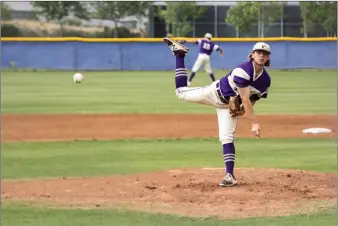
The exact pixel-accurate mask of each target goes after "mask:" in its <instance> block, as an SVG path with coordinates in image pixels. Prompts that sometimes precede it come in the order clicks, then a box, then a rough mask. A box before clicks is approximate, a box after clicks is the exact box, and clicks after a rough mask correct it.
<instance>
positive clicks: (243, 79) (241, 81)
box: [232, 68, 251, 88]
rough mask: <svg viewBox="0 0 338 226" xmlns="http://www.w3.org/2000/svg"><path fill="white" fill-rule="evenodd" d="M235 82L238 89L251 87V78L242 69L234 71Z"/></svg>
mask: <svg viewBox="0 0 338 226" xmlns="http://www.w3.org/2000/svg"><path fill="white" fill-rule="evenodd" d="M232 74H233V75H234V82H235V84H236V86H237V87H240V88H244V87H247V86H249V85H250V83H251V81H250V76H249V75H248V73H246V71H244V70H243V69H242V68H235V69H234V70H233V71H232Z"/></svg>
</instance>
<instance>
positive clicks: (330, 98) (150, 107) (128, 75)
mask: <svg viewBox="0 0 338 226" xmlns="http://www.w3.org/2000/svg"><path fill="white" fill-rule="evenodd" d="M227 71H228V70H224V71H216V76H217V78H220V77H221V76H223V75H225V74H226V73H227ZM73 73H74V72H48V71H41V72H10V71H5V72H2V113H6V114H8V113H215V109H213V108H211V107H207V106H202V105H198V104H193V103H183V102H181V101H179V100H178V99H177V98H176V95H175V90H174V87H175V86H174V75H173V74H174V72H172V71H165V72H164V71H142V72H138V71H135V72H130V71H129V72H117V71H112V72H84V76H85V80H84V82H83V83H81V84H74V83H73V81H72V75H73ZM270 74H271V76H272V86H271V89H270V94H269V97H268V99H266V100H264V101H260V102H259V103H258V104H257V106H256V110H257V112H258V113H260V114H335V113H336V73H335V72H334V71H315V70H308V71H276V70H270ZM210 83H211V80H210V78H209V76H208V75H206V74H205V73H204V72H203V71H201V72H198V73H197V75H196V77H195V79H194V84H193V85H194V86H205V85H208V84H210Z"/></svg>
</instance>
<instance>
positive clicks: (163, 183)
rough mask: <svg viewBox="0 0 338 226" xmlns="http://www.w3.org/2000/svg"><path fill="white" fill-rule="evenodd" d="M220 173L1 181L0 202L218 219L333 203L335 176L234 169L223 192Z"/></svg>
mask: <svg viewBox="0 0 338 226" xmlns="http://www.w3.org/2000/svg"><path fill="white" fill-rule="evenodd" d="M223 173H224V172H223V169H207V168H206V169H175V170H168V171H158V172H151V173H143V174H134V175H128V176H114V177H96V178H57V179H47V180H32V181H5V182H4V183H3V185H2V197H3V198H4V199H7V200H27V201H35V202H39V203H41V202H43V203H45V204H56V205H62V206H68V207H86V208H88V207H89V208H96V207H103V208H107V207H114V208H127V209H134V210H142V211H149V212H160V213H171V214H178V215H185V216H193V217H210V216H213V217H216V218H220V219H221V218H244V217H255V216H275V215H289V214H295V213H308V212H313V211H318V210H319V209H321V208H327V207H332V206H334V204H335V202H336V199H335V197H336V188H335V184H336V176H335V175H334V174H329V173H315V172H305V171H295V170H278V169H236V173H237V175H236V177H237V180H238V181H239V185H238V186H236V187H230V188H222V187H219V186H218V183H219V182H220V179H221V178H222V176H223Z"/></svg>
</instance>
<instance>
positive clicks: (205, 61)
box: [191, 53, 212, 74]
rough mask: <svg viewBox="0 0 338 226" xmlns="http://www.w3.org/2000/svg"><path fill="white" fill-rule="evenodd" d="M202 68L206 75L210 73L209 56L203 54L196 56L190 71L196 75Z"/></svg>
mask: <svg viewBox="0 0 338 226" xmlns="http://www.w3.org/2000/svg"><path fill="white" fill-rule="evenodd" d="M202 66H204V70H205V71H206V72H207V73H208V74H211V73H212V70H211V65H210V56H209V55H207V54H204V53H200V54H198V57H197V59H196V61H195V64H194V66H193V67H192V69H191V71H192V72H195V73H196V72H197V71H198V70H199V69H200V68H201V67H202Z"/></svg>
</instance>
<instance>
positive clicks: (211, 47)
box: [197, 39, 219, 56]
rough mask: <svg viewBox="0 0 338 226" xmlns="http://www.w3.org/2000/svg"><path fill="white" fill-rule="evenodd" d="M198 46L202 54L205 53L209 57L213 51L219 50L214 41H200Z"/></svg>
mask: <svg viewBox="0 0 338 226" xmlns="http://www.w3.org/2000/svg"><path fill="white" fill-rule="evenodd" d="M197 43H198V46H199V47H200V53H204V54H207V55H209V56H210V55H211V54H212V52H213V51H216V50H218V49H219V46H218V45H216V44H215V43H213V42H212V41H209V40H205V39H198V40H197Z"/></svg>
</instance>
